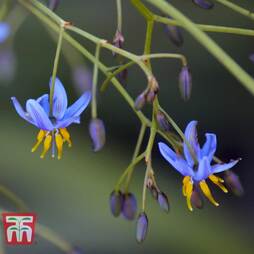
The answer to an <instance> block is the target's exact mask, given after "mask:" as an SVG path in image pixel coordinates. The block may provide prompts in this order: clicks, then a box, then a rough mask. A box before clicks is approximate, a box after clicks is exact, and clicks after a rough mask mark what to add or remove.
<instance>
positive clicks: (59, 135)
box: [32, 128, 72, 160]
mask: <svg viewBox="0 0 254 254" xmlns="http://www.w3.org/2000/svg"><path fill="white" fill-rule="evenodd" d="M43 141H44V143H43V152H42V154H41V156H40V157H41V158H42V159H43V158H44V157H45V155H46V153H47V152H48V150H49V149H50V148H51V146H52V142H55V145H56V148H57V153H58V155H57V158H58V159H59V160H60V159H61V158H62V154H63V144H64V142H67V143H68V146H69V147H71V146H72V143H71V137H70V134H69V132H68V131H67V129H65V128H64V129H57V130H54V131H52V132H49V131H44V130H40V131H39V133H38V135H37V142H36V144H35V145H34V147H33V148H32V152H35V151H36V150H37V148H38V147H39V146H40V144H41V143H42V142H43ZM52 157H54V153H53V154H52Z"/></svg>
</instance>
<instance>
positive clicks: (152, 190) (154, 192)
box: [149, 186, 159, 200]
mask: <svg viewBox="0 0 254 254" xmlns="http://www.w3.org/2000/svg"><path fill="white" fill-rule="evenodd" d="M149 190H150V192H151V194H152V196H153V198H154V199H156V200H158V195H159V194H158V191H157V189H156V188H155V187H154V186H151V187H150V188H149Z"/></svg>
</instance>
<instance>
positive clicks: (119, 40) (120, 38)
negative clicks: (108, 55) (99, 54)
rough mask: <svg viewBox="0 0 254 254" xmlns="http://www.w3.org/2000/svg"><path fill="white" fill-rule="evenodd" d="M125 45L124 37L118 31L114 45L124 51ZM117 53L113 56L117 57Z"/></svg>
mask: <svg viewBox="0 0 254 254" xmlns="http://www.w3.org/2000/svg"><path fill="white" fill-rule="evenodd" d="M123 43H124V37H123V34H122V32H121V31H119V30H116V34H115V37H114V39H113V45H114V46H115V47H117V48H120V49H122V48H123ZM115 55H116V53H115V52H113V56H115Z"/></svg>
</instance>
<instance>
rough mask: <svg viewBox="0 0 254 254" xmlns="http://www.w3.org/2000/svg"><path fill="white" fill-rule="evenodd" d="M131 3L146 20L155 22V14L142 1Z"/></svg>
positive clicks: (133, 0) (132, 0) (136, 0)
mask: <svg viewBox="0 0 254 254" xmlns="http://www.w3.org/2000/svg"><path fill="white" fill-rule="evenodd" d="M131 3H132V5H133V6H134V7H135V8H136V9H137V10H138V12H139V13H140V14H141V15H143V17H144V18H145V19H146V20H153V13H152V12H151V11H150V10H149V9H148V8H146V7H145V5H144V4H143V3H141V1H140V0H131Z"/></svg>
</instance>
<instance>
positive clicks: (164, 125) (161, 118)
mask: <svg viewBox="0 0 254 254" xmlns="http://www.w3.org/2000/svg"><path fill="white" fill-rule="evenodd" d="M156 120H157V123H158V125H159V127H160V129H161V130H163V131H170V123H169V122H168V120H167V118H166V116H165V114H164V113H163V112H161V111H158V112H157V114H156Z"/></svg>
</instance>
